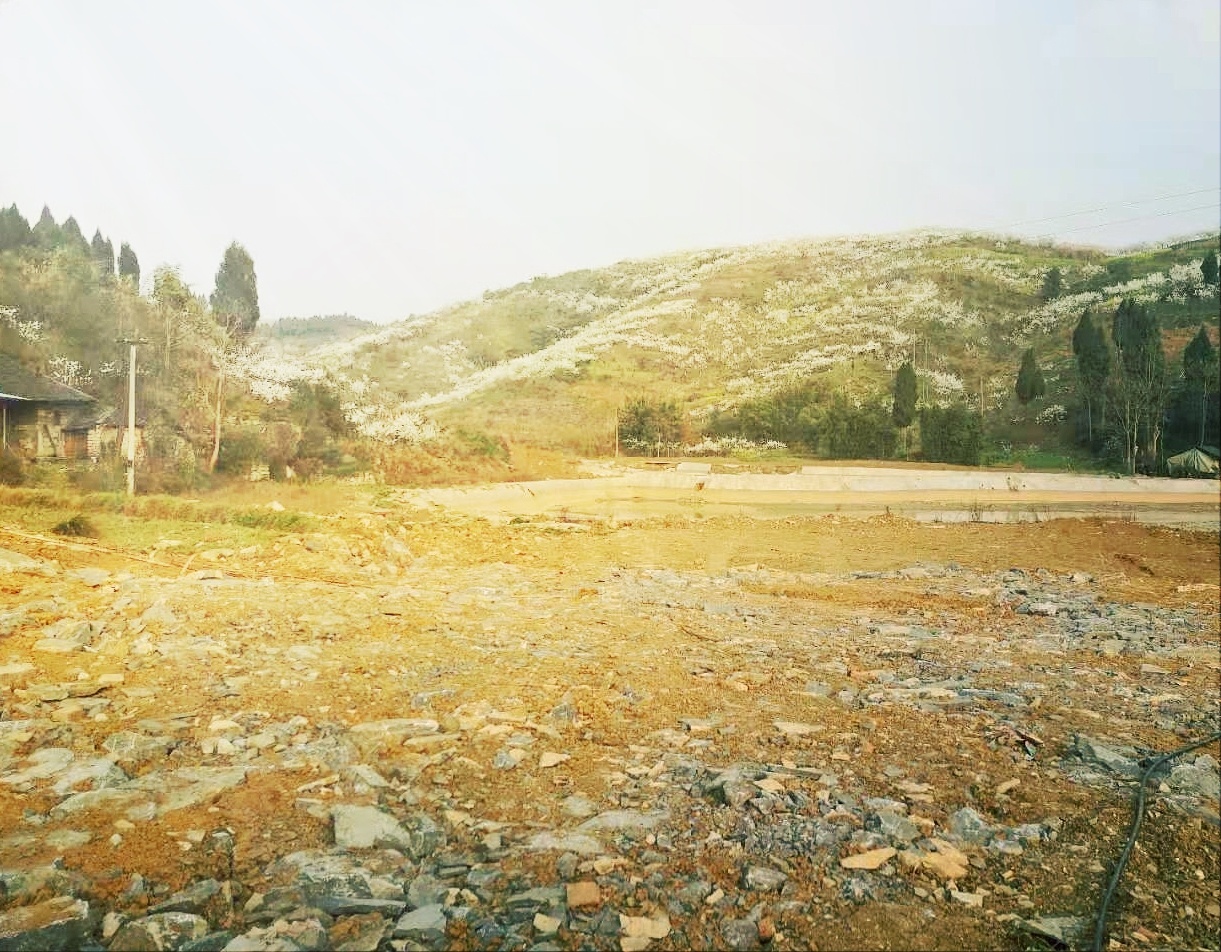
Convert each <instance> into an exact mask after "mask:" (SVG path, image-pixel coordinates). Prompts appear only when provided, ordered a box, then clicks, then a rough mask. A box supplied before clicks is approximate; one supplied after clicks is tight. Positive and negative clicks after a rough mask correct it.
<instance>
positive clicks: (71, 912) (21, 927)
mask: <svg viewBox="0 0 1221 952" xmlns="http://www.w3.org/2000/svg"><path fill="white" fill-rule="evenodd" d="M92 927H93V922H92V919H91V917H90V913H89V903H87V902H85V901H84V900H81V899H76V898H75V897H73V896H56V897H55V898H54V899H48V900H47V901H46V902H40V903H37V904H35V905H33V906H17V907H16V908H15V909H8V910H6V911H4V912H0V950H3V952H61V950H68V949H78V948H80V947H81V946H82V944H83V943H84V941H85V937H86V936H87V935H89V933H90V931H91V930H92Z"/></svg>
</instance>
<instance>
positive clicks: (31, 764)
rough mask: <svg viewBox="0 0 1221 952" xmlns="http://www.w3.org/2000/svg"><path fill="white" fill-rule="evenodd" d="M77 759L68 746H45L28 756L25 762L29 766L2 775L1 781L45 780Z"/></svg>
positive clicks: (9, 782)
mask: <svg viewBox="0 0 1221 952" xmlns="http://www.w3.org/2000/svg"><path fill="white" fill-rule="evenodd" d="M75 759H76V758H75V755H74V754H73V753H72V751H71V750H69V749H68V748H67V747H44V748H43V749H42V750H36V751H34V753H32V754H30V756H29V757H27V758H26V760H25V763H26V764H27V765H28V766H27V767H25V769H24V770H19V771H17V772H16V773H11V774H5V775H4V776H3V777H0V783H3V784H9V785H12V786H16V785H17V784H23V783H30V782H31V781H34V780H45V779H46V778H48V777H51V776H54V775H55V774H57V773H59V772H60V771H61V770H63V769H64V768H66V767H67V766H68V765H69V764H70V763H72V761H73V760H75Z"/></svg>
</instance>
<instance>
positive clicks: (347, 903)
mask: <svg viewBox="0 0 1221 952" xmlns="http://www.w3.org/2000/svg"><path fill="white" fill-rule="evenodd" d="M441 895H442V896H444V895H445V892H444V890H442V893H441ZM314 908H315V909H321V910H322V911H323V912H325V913H326V914H327V915H328V916H337V917H338V916H363V915H365V914H367V913H370V912H376V913H377V914H378V915H382V916H387V917H389V918H393V917H395V916H401V915H402V914H403V913H404V912H405V911H406V909H407V903H405V902H403V901H402V900H401V899H354V898H352V897H350V896H319V897H318V898H317V899H315V900H314Z"/></svg>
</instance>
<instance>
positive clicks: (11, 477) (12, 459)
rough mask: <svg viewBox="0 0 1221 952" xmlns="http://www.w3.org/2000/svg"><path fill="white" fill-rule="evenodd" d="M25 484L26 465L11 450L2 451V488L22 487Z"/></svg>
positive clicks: (0, 472) (0, 457) (0, 451)
mask: <svg viewBox="0 0 1221 952" xmlns="http://www.w3.org/2000/svg"><path fill="white" fill-rule="evenodd" d="M24 482H25V464H24V463H22V462H21V457H19V456H18V455H17V454H16V453H13V452H11V451H9V450H0V486H20V485H21V484H22V483H24Z"/></svg>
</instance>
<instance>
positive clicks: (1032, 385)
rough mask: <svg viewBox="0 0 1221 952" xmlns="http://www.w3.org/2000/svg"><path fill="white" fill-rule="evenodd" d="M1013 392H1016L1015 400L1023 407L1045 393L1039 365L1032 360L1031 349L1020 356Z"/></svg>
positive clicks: (1045, 389)
mask: <svg viewBox="0 0 1221 952" xmlns="http://www.w3.org/2000/svg"><path fill="white" fill-rule="evenodd" d="M1014 390H1016V391H1017V398H1018V400H1020V401H1021V402H1022V405H1023V406H1025V405H1026V404H1028V403H1029V402H1030V401H1031V400H1034V399H1035V398H1036V397H1041V396H1043V394H1044V393H1046V392H1047V385H1046V384H1045V383H1044V382H1043V371H1041V370H1040V369H1039V364H1038V362H1037V361H1036V360H1035V359H1034V348H1033V347H1028V348H1027V349H1026V353H1024V354H1022V364H1021V366H1020V367H1019V368H1018V375H1017V383H1016V385H1015V386H1014Z"/></svg>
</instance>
